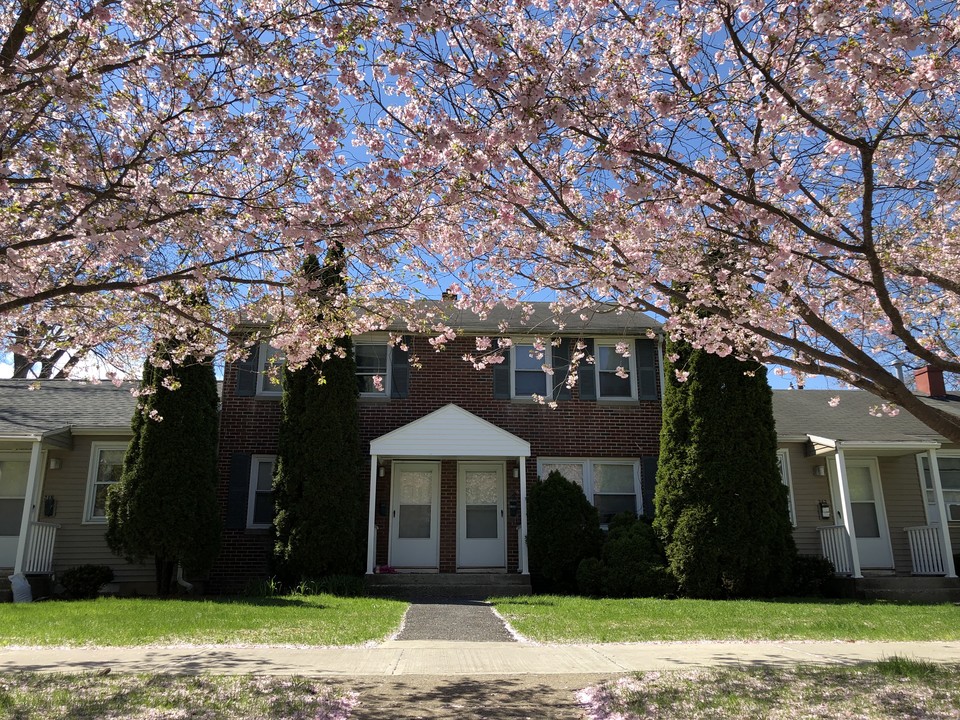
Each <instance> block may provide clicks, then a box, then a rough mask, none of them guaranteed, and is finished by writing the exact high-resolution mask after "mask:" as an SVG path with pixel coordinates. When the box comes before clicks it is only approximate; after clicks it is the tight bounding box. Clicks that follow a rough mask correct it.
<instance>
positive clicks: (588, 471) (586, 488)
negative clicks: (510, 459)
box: [537, 457, 643, 529]
mask: <svg viewBox="0 0 960 720" xmlns="http://www.w3.org/2000/svg"><path fill="white" fill-rule="evenodd" d="M640 464H641V460H640V458H599V457H594V458H585V457H572V458H565V457H542V458H537V477H538V478H540V479H541V480H546V475H544V472H543V466H544V465H582V466H583V488H582V489H583V494H584V495H586V496H587V500H588V501H589V502H590V504H591V505H594V495H595V494H596V493H595V492H594V483H593V475H594V470H593V468H594V465H630V466H632V468H633V493H634V496H635V497H636V510H635V511H636V514H637V517H642V516H643V495H642V494H641V492H640ZM600 527H602V528H604V529H605V528H606V527H607V523H601V525H600Z"/></svg>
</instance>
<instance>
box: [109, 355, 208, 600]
mask: <svg viewBox="0 0 960 720" xmlns="http://www.w3.org/2000/svg"><path fill="white" fill-rule="evenodd" d="M173 348H174V343H172V342H171V343H170V344H164V343H160V344H158V345H157V347H156V349H155V353H154V358H153V361H152V362H151V360H149V359H148V360H147V362H145V363H144V367H143V379H142V380H141V384H140V387H141V390H142V391H143V394H142V395H141V397H140V403H139V406H138V411H137V412H136V413H135V414H134V416H133V421H132V423H131V426H132V429H133V439H132V440H131V442H130V446H129V448H128V449H127V453H126V455H125V456H124V459H123V472H122V474H121V477H120V481H119V482H117V483H116V484H115V485H114V486H113V487H111V488H110V490H109V492H108V493H107V533H106V538H107V544H108V545H109V546H110V549H111V550H112V551H113V552H114V553H115V554H117V555H122V556H124V557H126V558H127V559H128V560H131V561H136V562H142V561H144V560H145V559H147V558H149V557H151V556H152V557H153V559H154V563H155V566H156V581H157V594H158V595H169V594H170V592H171V590H172V588H173V580H174V571H175V570H176V567H177V564H180V565H182V566H183V567H184V569H185V570H187V571H190V572H195V573H202V572H205V571H206V570H208V569H209V567H210V565H211V563H212V562H213V560H214V558H215V557H216V554H217V550H218V547H219V542H220V515H219V507H218V504H217V404H218V398H217V381H216V378H215V377H214V372H213V364H212V363H211V362H210V360H209V359H204V360H202V361H197V360H195V359H194V358H192V357H189V356H188V357H186V358H184V359H182V360H180V361H179V362H175V361H174V353H173V352H171V351H172V350H173ZM158 363H159V364H160V365H162V367H159V366H158Z"/></svg>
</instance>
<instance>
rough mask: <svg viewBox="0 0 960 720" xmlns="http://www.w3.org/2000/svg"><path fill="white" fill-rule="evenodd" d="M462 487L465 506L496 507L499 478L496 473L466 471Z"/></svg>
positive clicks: (498, 493) (498, 496) (498, 497)
mask: <svg viewBox="0 0 960 720" xmlns="http://www.w3.org/2000/svg"><path fill="white" fill-rule="evenodd" d="M464 485H466V487H465V488H464V502H465V503H466V504H467V505H496V504H497V501H498V500H499V499H500V477H499V474H498V473H496V472H485V471H477V470H468V471H467V472H466V474H465V478H464Z"/></svg>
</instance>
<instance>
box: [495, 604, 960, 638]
mask: <svg viewBox="0 0 960 720" xmlns="http://www.w3.org/2000/svg"><path fill="white" fill-rule="evenodd" d="M493 604H494V605H495V607H496V608H497V610H498V611H499V612H500V614H501V615H503V616H504V617H505V618H506V619H507V620H508V621H509V622H510V624H511V625H513V627H514V628H515V629H516V630H517V632H519V633H520V634H521V635H524V636H525V637H528V638H530V639H532V640H539V641H541V642H641V641H649V640H763V639H767V640H960V607H957V606H955V605H908V604H893V603H885V602H852V601H840V600H835V601H819V602H814V601H806V600H785V601H763V602H761V601H753V600H750V601H748V600H737V601H734V600H728V601H724V600H658V599H649V598H644V599H635V600H595V599H589V598H579V597H558V596H552V595H539V596H531V597H517V598H495V599H493Z"/></svg>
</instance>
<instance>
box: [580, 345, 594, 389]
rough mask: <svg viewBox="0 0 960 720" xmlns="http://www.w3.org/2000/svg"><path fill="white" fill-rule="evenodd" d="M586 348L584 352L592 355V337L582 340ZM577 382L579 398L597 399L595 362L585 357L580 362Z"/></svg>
mask: <svg viewBox="0 0 960 720" xmlns="http://www.w3.org/2000/svg"><path fill="white" fill-rule="evenodd" d="M583 342H584V344H585V345H586V348H585V349H584V352H585V353H586V354H587V355H588V356H589V357H593V338H586V339H585V340H584V341H583ZM578 379H579V384H580V399H581V400H596V399H597V366H596V364H595V363H588V362H587V361H586V358H584V360H582V361H581V362H580V367H579V375H578Z"/></svg>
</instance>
